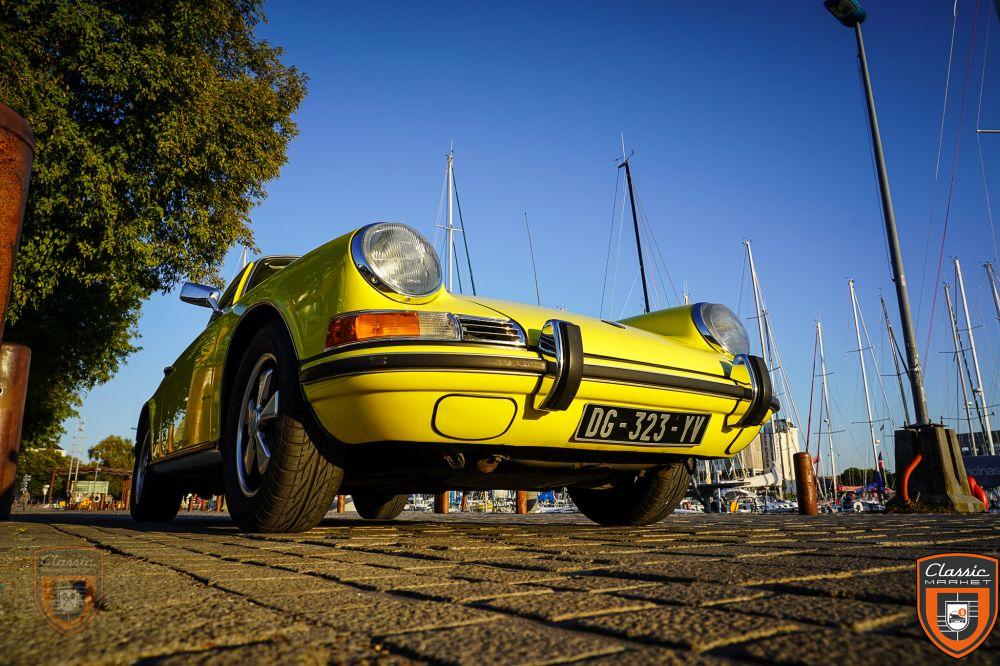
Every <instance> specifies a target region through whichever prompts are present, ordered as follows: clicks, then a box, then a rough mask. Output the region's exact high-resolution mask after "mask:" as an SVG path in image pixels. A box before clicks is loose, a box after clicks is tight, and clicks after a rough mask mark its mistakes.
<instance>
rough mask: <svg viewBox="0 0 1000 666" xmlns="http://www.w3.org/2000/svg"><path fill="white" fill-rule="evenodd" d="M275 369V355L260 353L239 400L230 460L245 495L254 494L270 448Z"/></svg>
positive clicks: (276, 397) (275, 395)
mask: <svg viewBox="0 0 1000 666" xmlns="http://www.w3.org/2000/svg"><path fill="white" fill-rule="evenodd" d="M277 369H278V365H277V359H275V357H274V356H273V355H272V354H265V355H263V356H262V357H261V358H260V359H259V360H258V361H257V363H256V365H254V368H253V371H252V372H251V373H250V378H249V380H248V381H247V385H246V388H245V389H244V391H243V400H242V401H241V403H240V404H241V405H242V407H241V409H240V414H241V416H240V424H239V430H238V432H237V433H236V450H235V454H236V460H235V461H234V462H235V463H236V477H237V480H238V481H239V484H240V490H241V491H242V492H243V494H244V495H245V496H246V497H253V496H254V495H255V494H257V491H258V490H259V489H260V484H261V481H262V480H263V478H264V473H265V472H266V471H267V467H268V465H269V464H270V462H271V455H272V453H273V451H274V444H275V441H276V440H275V437H276V432H275V428H276V426H277V421H278V410H279V408H280V398H279V395H278V388H277V378H276V377H275V372H277Z"/></svg>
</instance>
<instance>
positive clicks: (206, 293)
mask: <svg viewBox="0 0 1000 666" xmlns="http://www.w3.org/2000/svg"><path fill="white" fill-rule="evenodd" d="M221 295H222V294H221V292H220V291H219V290H218V289H216V288H215V287H209V286H206V285H203V284H198V283H196V282H185V283H184V286H183V287H181V300H182V301H184V302H185V303H190V304H191V305H198V306H201V307H203V308H211V309H212V312H218V311H219V297H220V296H221Z"/></svg>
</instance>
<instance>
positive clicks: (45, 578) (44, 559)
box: [35, 548, 104, 635]
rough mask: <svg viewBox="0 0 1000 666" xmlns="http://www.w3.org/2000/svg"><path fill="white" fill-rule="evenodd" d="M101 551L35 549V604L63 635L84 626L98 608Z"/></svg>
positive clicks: (100, 581)
mask: <svg viewBox="0 0 1000 666" xmlns="http://www.w3.org/2000/svg"><path fill="white" fill-rule="evenodd" d="M103 582H104V553H102V552H101V551H100V550H98V549H96V548H42V549H40V550H38V551H36V552H35V607H36V608H38V612H39V613H41V614H42V617H44V618H45V621H46V622H48V623H49V625H50V626H51V627H52V628H53V629H55V630H56V631H58V632H59V633H61V634H63V635H69V634H75V633H76V632H78V631H80V630H82V629H83V628H84V627H85V626H87V625H88V624H89V623H90V622H91V620H93V619H94V616H96V615H97V611H98V609H99V608H100V600H101V594H102V587H103Z"/></svg>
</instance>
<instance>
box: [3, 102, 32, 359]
mask: <svg viewBox="0 0 1000 666" xmlns="http://www.w3.org/2000/svg"><path fill="white" fill-rule="evenodd" d="M34 151H35V136H34V134H32V133H31V128H30V127H29V126H28V123H27V121H26V120H25V119H24V118H22V117H21V116H19V115H18V114H16V113H15V112H14V110H13V109H11V108H10V107H9V106H7V105H5V104H3V103H0V340H3V324H4V321H5V320H6V317H7V302H8V301H9V300H10V286H11V282H12V281H13V275H14V257H15V255H16V254H17V245H18V243H19V242H20V240H21V220H22V219H23V218H24V206H25V204H26V203H27V201H28V183H29V182H30V181H31V164H32V162H33V161H34Z"/></svg>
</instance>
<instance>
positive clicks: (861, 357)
mask: <svg viewBox="0 0 1000 666" xmlns="http://www.w3.org/2000/svg"><path fill="white" fill-rule="evenodd" d="M847 284H848V285H850V288H851V313H852V314H853V315H854V334H855V335H856V336H857V339H858V361H860V363H861V383H862V384H864V387H865V409H866V410H867V411H868V434H869V435H871V440H872V462H874V463H875V477H876V478H878V479H880V480H881V481H882V483H885V479H882V475H881V473H880V472H879V469H878V440H877V439H876V438H875V418H874V417H873V416H872V400H871V394H870V393H869V392H868V371H867V370H866V369H865V350H864V347H863V346H862V345H861V328H860V327H859V326H858V296H857V294H856V293H855V292H854V280H848V281H847Z"/></svg>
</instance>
